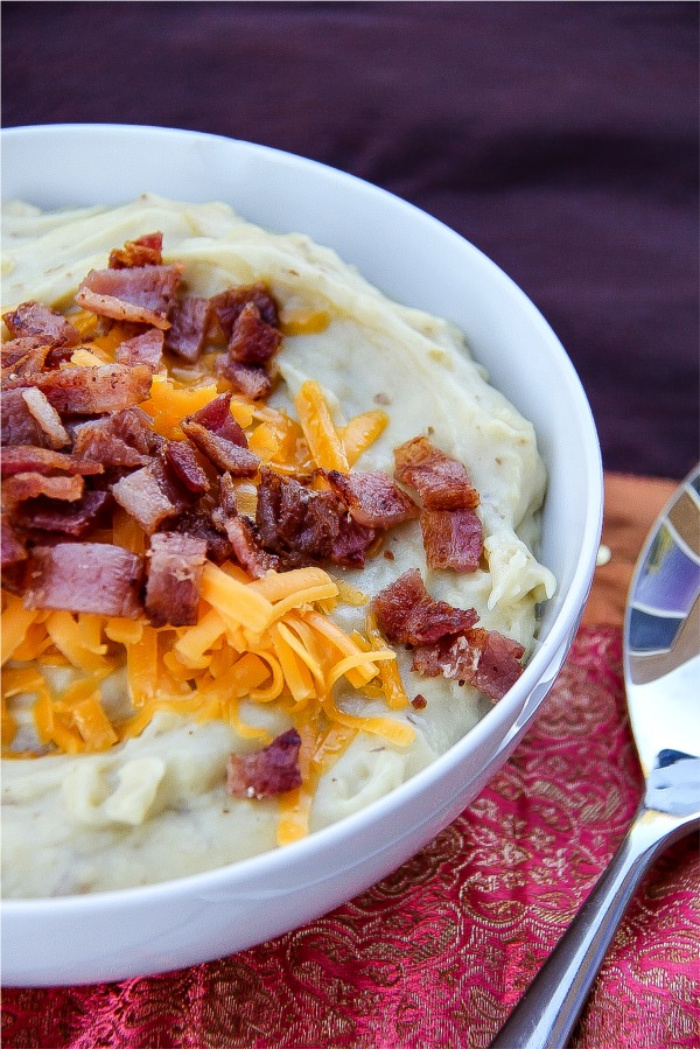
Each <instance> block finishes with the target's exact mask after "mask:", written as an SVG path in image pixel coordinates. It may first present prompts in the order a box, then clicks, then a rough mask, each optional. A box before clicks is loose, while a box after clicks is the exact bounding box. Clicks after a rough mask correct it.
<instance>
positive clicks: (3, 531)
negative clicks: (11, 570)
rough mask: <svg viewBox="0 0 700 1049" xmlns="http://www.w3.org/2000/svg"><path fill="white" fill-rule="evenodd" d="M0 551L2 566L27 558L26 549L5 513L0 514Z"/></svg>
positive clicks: (5, 566)
mask: <svg viewBox="0 0 700 1049" xmlns="http://www.w3.org/2000/svg"><path fill="white" fill-rule="evenodd" d="M0 551H1V555H2V556H1V558H0V560H1V561H2V567H3V568H7V567H8V566H9V565H15V564H18V563H19V562H20V561H26V559H27V551H26V550H25V549H24V544H23V543H22V541H21V540H20V538H19V536H18V535H17V533H16V532H15V530H14V528H13V526H12V522H11V521H10V518H9V516H8V514H6V513H3V514H2V515H0Z"/></svg>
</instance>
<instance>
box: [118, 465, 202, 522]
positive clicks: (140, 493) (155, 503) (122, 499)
mask: <svg viewBox="0 0 700 1049" xmlns="http://www.w3.org/2000/svg"><path fill="white" fill-rule="evenodd" d="M112 495H113V496H114V498H115V499H116V501H117V502H118V503H119V505H120V506H121V507H122V508H123V509H124V510H126V512H127V513H128V514H130V515H131V516H132V517H133V518H134V520H135V521H137V522H138V523H139V524H140V525H141V527H142V528H143V530H144V532H146V533H147V534H148V535H151V533H152V532H155V530H156V528H157V527H158V525H160V524H161V523H162V522H163V521H165V520H167V518H169V517H174V516H175V515H176V514H179V513H180V512H181V511H182V510H183V509H184V508H185V507H186V506H187V505H188V502H189V495H188V493H187V492H186V490H185V489H184V488H183V487H182V485H180V484H179V483H178V482H177V481H176V480H175V478H174V477H172V475H169V474H168V472H167V471H166V468H165V467H164V466H163V464H162V463H161V462H159V461H158V460H154V461H153V462H151V463H150V464H149V465H148V466H144V467H142V468H141V469H140V470H135V471H134V473H131V474H128V475H127V476H126V477H122V479H121V480H120V481H117V483H116V484H114V485H112Z"/></svg>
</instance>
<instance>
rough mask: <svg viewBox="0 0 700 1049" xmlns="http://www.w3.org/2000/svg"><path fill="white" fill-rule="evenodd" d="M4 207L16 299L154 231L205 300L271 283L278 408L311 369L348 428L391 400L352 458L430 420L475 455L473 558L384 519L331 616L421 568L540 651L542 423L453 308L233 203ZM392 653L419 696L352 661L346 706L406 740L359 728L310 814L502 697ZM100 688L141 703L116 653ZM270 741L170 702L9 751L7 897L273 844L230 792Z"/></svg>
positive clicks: (67, 290) (399, 765) (23, 733)
mask: <svg viewBox="0 0 700 1049" xmlns="http://www.w3.org/2000/svg"><path fill="white" fill-rule="evenodd" d="M3 222H4V230H3V249H4V250H3V262H2V273H3V303H4V306H3V309H4V310H7V309H10V308H13V307H15V306H16V305H17V304H19V303H21V302H24V301H27V300H30V299H33V300H38V301H40V302H41V303H44V304H46V305H48V306H51V307H54V308H57V309H66V308H67V307H68V306H69V304H70V303H71V302H72V300H73V298H74V296H75V294H76V291H77V288H78V286H79V284H80V282H81V280H82V279H83V278H84V277H85V275H86V274H87V273H88V271H89V270H91V269H101V268H103V267H104V266H105V263H106V257H107V255H108V254H109V252H110V250H111V249H112V248H115V247H117V246H119V245H121V244H122V243H123V242H125V241H127V240H133V239H135V238H138V237H139V236H141V235H143V234H144V233H147V232H150V231H152V230H161V231H162V232H163V236H164V240H163V243H164V261H165V262H175V261H178V262H182V263H183V264H184V279H185V281H186V285H187V291H188V293H189V294H192V295H196V296H203V297H210V296H213V295H215V294H217V293H219V292H221V291H222V290H223V289H225V288H227V287H230V286H232V285H242V284H250V283H251V282H254V281H263V282H264V283H266V284H267V285H268V286H269V288H270V290H271V291H272V293H273V294H274V296H275V298H276V299H277V301H278V303H279V304H280V306H281V314H282V322H283V331H284V332H285V338H284V340H283V344H282V347H281V349H280V352H279V354H278V357H277V365H278V368H279V374H280V381H279V382H278V383H277V385H276V386H275V389H274V391H273V393H272V395H271V397H270V398H269V402H268V403H269V405H270V406H271V407H272V408H274V409H276V410H277V411H283V412H286V413H289V415H290V416H294V412H295V407H294V400H295V397H296V396H297V394H298V393H299V391H300V389H301V388H302V387H303V385H304V383H305V382H307V380H310V379H312V380H315V381H316V382H317V383H319V384H320V386H321V388H322V390H323V393H324V395H325V398H326V401H327V403H328V404H329V405H330V407H331V411H332V414H333V422H334V424H335V425H336V427H337V428H338V431H339V432H342V427H343V426H344V425H345V424H346V423H347V422H348V420H350V419H351V418H352V417H354V416H357V415H359V414H361V413H365V412H368V411H371V410H373V409H376V408H377V407H378V406H381V407H382V409H383V410H384V411H385V412H386V413H387V416H388V425H386V428H385V429H384V430H383V432H382V433H381V434H380V435H379V436H378V437H377V439H376V440H374V442H373V443H372V444H371V445H370V446H369V447H368V448H367V449H366V451H365V452H364V454H363V455H362V458H361V460H360V461H359V463H358V469H360V470H363V471H385V472H386V473H388V474H392V473H393V469H394V460H393V451H394V449H395V448H396V447H397V446H398V445H400V444H402V443H403V442H405V441H407V440H410V439H411V438H414V437H415V436H416V435H418V434H430V439H431V441H432V442H433V443H434V444H435V445H436V446H437V447H439V448H440V449H441V450H442V451H443V452H445V453H446V454H447V455H449V456H450V457H453V458H454V459H456V460H458V461H459V462H461V463H463V464H465V465H466V467H467V470H468V472H469V475H470V478H471V480H472V482H473V484H474V486H475V488H476V489H477V490H478V492H479V494H480V503H479V507H478V511H477V512H478V515H479V518H480V520H481V523H482V526H483V535H484V556H483V558H482V560H481V564H480V566H479V568H478V569H477V570H476V571H474V572H470V573H464V572H459V573H458V572H455V571H452V570H444V569H441V570H438V569H434V570H430V569H429V568H428V567H427V565H426V556H425V551H424V548H423V541H422V536H421V530H420V527H419V524H418V522H417V521H416V520H412V521H408V522H406V523H404V524H401V525H400V526H399V527H397V528H395V529H392V530H391V531H390V532H388V534H387V536H386V539H385V541H384V547H383V551H384V552H385V553H387V554H388V556H384V554H383V553H380V554H379V555H378V556H373V557H370V558H369V559H368V561H367V563H366V565H365V567H364V568H362V569H351V568H346V569H338V568H332V569H329V571H330V574H331V575H332V576H333V577H335V578H338V579H340V580H341V581H342V584H343V586H344V587H346V590H345V591H341V600H340V601H339V602H338V603H337V605H336V606H335V608H333V609H332V610H331V611H330V612H329V616H330V618H331V619H332V621H333V622H335V623H336V624H337V625H338V626H339V627H341V628H342V629H343V631H345V632H346V634H348V635H351V634H352V632H353V631H362V629H363V625H364V622H365V617H366V613H367V606H366V605H361V604H357V603H353V602H352V601H343V600H342V593H343V592H345V593H352V592H353V591H351V590H349V589H348V588H349V587H352V588H354V590H357V591H360V592H361V593H362V594H364V595H367V597H368V598H372V597H374V596H375V595H376V594H377V593H379V592H380V591H381V590H382V589H383V588H385V587H386V586H388V585H389V584H391V583H392V582H393V581H394V580H396V579H397V578H398V577H399V576H401V575H402V574H403V573H404V572H405V571H407V570H409V569H415V568H418V569H419V570H420V572H421V575H422V577H423V580H424V581H425V584H426V586H427V589H428V591H429V592H430V594H431V595H432V596H433V597H434V598H435V599H437V600H442V601H445V602H448V603H450V604H451V605H453V606H456V607H459V608H474V609H475V610H476V611H477V613H478V616H479V624H480V626H482V627H484V628H485V629H487V630H493V631H498V632H500V633H501V634H503V635H506V636H507V637H509V638H512V639H514V640H516V641H518V642H520V643H521V644H522V645H523V646H524V647H525V649H526V653H527V654H529V653H530V652H531V650H532V647H533V644H534V639H535V635H536V628H537V619H536V606H537V603H538V602H540V601H542V600H543V599H545V598H546V597H548V596H550V595H551V593H552V591H553V587H554V580H553V578H552V576H551V573H550V572H549V571H548V570H547V569H545V568H544V567H543V566H542V565H540V564H539V563H538V562H537V560H536V558H535V556H534V554H533V552H532V549H531V546H532V544H533V543H534V542H536V539H537V516H538V511H539V509H540V507H541V505H542V501H543V498H544V492H545V483H546V478H545V470H544V467H543V464H542V461H541V459H540V456H539V454H538V451H537V443H536V438H535V434H534V432H533V428H532V426H531V424H530V423H529V422H527V421H526V420H525V419H523V418H522V417H521V416H520V415H519V414H518V412H517V411H516V410H515V409H514V408H513V406H512V405H510V404H509V403H508V401H507V400H506V399H505V398H504V397H503V396H502V395H501V394H500V393H499V392H498V391H497V390H495V389H493V388H492V387H491V386H490V385H489V384H488V382H487V379H486V376H485V375H484V372H483V369H482V368H481V367H480V366H479V365H478V364H476V363H475V362H474V361H473V360H472V358H471V356H470V354H469V352H468V349H467V347H466V345H465V341H464V337H463V335H462V334H461V333H460V332H459V331H457V330H456V329H455V328H454V327H453V326H452V325H451V324H449V323H447V322H446V321H443V320H438V319H436V318H434V317H431V316H428V315H426V314H425V313H422V312H419V311H417V310H414V309H410V308H407V307H404V306H399V305H397V304H396V303H394V302H391V301H389V300H388V299H387V298H385V297H384V296H383V295H382V294H381V293H380V292H379V291H378V290H377V289H375V288H373V287H372V286H371V285H369V284H368V283H367V282H366V281H365V280H364V279H363V278H362V277H361V276H360V275H359V274H358V273H357V272H356V271H355V270H354V269H352V268H350V267H349V266H347V265H345V264H344V263H343V262H342V261H341V260H340V259H339V258H338V257H337V256H336V255H335V254H334V253H333V252H332V251H330V250H328V249H326V248H322V247H319V246H317V245H315V244H314V243H312V242H311V241H310V240H309V239H308V238H306V237H304V236H301V235H286V236H276V235H272V234H270V233H267V232H265V231H263V230H261V229H259V228H258V227H256V226H253V225H251V224H249V223H246V222H244V221H243V220H241V219H240V218H238V217H237V216H236V215H235V214H234V213H233V212H232V211H231V210H230V209H229V208H228V207H226V206H224V205H221V204H210V205H196V206H190V205H186V204H176V203H171V202H168V201H165V200H161V199H159V198H155V197H148V196H145V197H142V198H141V199H139V200H138V201H136V202H134V203H131V204H128V205H125V206H123V207H117V208H113V209H106V208H90V209H80V210H70V211H61V212H54V213H42V212H40V211H38V210H37V209H35V208H33V207H30V206H28V205H24V204H18V203H15V204H11V205H9V206H7V208H6V209H5V212H4V217H3ZM304 318H306V322H304ZM309 318H312V319H313V318H316V320H315V321H313V320H312V321H309V320H308V319H309ZM319 318H320V320H319ZM181 370H182V369H181ZM396 656H397V660H398V664H399V667H400V672H401V676H402V680H403V683H404V687H405V689H406V693H407V696H408V697H409V699H410V698H413V697H415V696H416V694H417V693H420V695H421V697H422V698H423V699H424V700H425V705H422V704H417V705H416V706H413V705H411V704H410V703H409V704H408V705H407V706H405V707H404V708H402V709H393V710H392V709H389V708H388V707H387V704H386V702H385V700H384V699H383V698H382V696H381V695H378V694H374V695H372V694H366V693H364V692H362V691H361V690H357V689H354V688H351V687H350V686H349V684H348V683H347V680H346V678H344V677H342V678H341V679H340V681H339V682H338V683H337V684H336V685H335V686H334V698H335V703H336V705H337V707H338V708H339V709H341V710H342V711H344V712H346V713H347V714H349V715H355V716H357V717H360V718H366V717H368V716H378V717H388V718H392V719H394V720H395V721H396V722H399V723H402V724H407V725H410V727H411V728H412V729H413V739H412V741H411V742H410V743H409V744H408V745H399V744H398V743H396V742H392V741H391V740H390V739H382V738H381V737H380V736H378V735H377V734H376V733H374V734H370V733H368V732H365V731H362V730H359V731H352V732H351V733H349V735H348V737H347V738H346V739H345V740H344V743H343V746H342V747H340V748H339V756H338V757H337V760H335V761H332V762H330V763H327V767H325V768H324V771H323V772H322V774H321V775H320V778H319V779H318V781H317V783H316V784H315V789H314V791H313V797H312V799H311V805H310V813H309V829H310V830H311V831H314V830H316V829H318V828H321V827H324V826H327V825H328V824H331V823H333V822H335V821H337V820H339V819H341V818H343V817H344V816H346V815H348V814H350V813H353V812H355V811H357V810H358V809H360V808H362V807H364V806H366V805H368V804H370V803H371V802H372V801H374V800H375V799H377V798H379V797H381V796H382V795H384V794H386V793H387V792H388V791H391V790H393V789H394V788H396V787H397V786H398V785H400V784H401V783H402V782H404V781H405V780H406V779H408V778H409V777H411V776H413V775H414V774H415V773H416V772H417V771H419V770H420V769H421V768H423V767H425V766H426V765H427V764H428V763H430V762H431V761H432V760H433V759H434V758H435V757H436V756H437V755H439V754H442V753H444V752H445V751H446V750H447V749H448V748H449V747H450V746H451V745H452V744H454V743H455V742H456V741H457V740H458V739H459V738H460V737H461V736H463V735H464V734H465V733H466V732H467V731H469V729H470V728H471V727H472V726H473V725H474V724H475V723H476V721H477V720H478V719H479V718H480V717H481V716H483V714H484V713H485V711H486V710H487V709H488V707H489V705H490V704H489V701H488V700H487V699H486V698H485V697H484V696H483V695H480V694H479V693H478V692H477V691H476V690H475V689H474V688H472V687H470V686H469V685H465V686H460V685H459V684H458V682H457V681H455V680H449V679H447V678H444V677H423V676H420V677H419V676H417V675H416V674H414V673H413V672H412V671H411V656H410V653H408V652H407V651H406V650H405V649H404V647H403V646H397V651H396ZM13 665H14V664H13V663H12V661H10V662H9V663H8V664H7V667H9V668H12V667H13ZM45 673H46V675H47V677H48V679H49V682H50V685H51V687H52V688H53V689H54V690H58V691H60V690H61V688H65V687H67V686H68V684H70V682H71V681H73V680H74V676H75V673H74V670H73V669H72V668H70V667H65V666H64V667H60V666H55V667H48V668H46V670H45ZM101 693H102V702H103V704H104V705H105V706H106V707H107V708H108V709H109V710H112V711H118V709H119V707H120V704H121V705H122V706H124V705H125V703H126V706H127V707H128V703H127V702H126V700H125V697H126V696H127V695H128V685H127V679H126V671H125V670H124V669H123V668H119V669H116V670H114V671H113V673H111V675H110V676H109V677H108V678H107V679H106V680H105V681H104V682H103V683H102V685H101ZM34 700H35V696H34V694H33V693H31V691H29V692H27V693H24V694H19V695H14V696H13V697H12V699H11V701H8V703H10V707H11V709H12V711H13V716H14V717H15V719H16V720H17V723H18V725H19V736H18V738H19V739H21V740H23V741H25V742H24V745H25V746H26V745H27V744H26V740H27V739H28V738H30V737H31V731H32V721H31V710H32V704H33V702H34ZM238 717H239V719H240V721H242V722H243V723H245V724H246V725H248V726H253V728H254V729H261V730H263V729H264V730H266V732H267V734H268V738H269V737H273V736H275V735H277V734H279V733H281V732H284V731H285V730H286V729H287V728H288V727H289V726H290V723H293V721H294V718H293V716H291V715H290V707H289V703H287V702H271V703H261V702H253V701H252V700H243V701H242V702H241V703H240V706H239V709H238ZM258 745H259V744H257V743H256V742H255V740H251V738H250V737H249V735H246V734H244V735H241V734H240V733H239V732H238V731H237V728H236V727H235V726H234V724H233V723H231V722H230V721H225V720H221V719H218V718H213V719H208V720H198V719H190V718H183V717H181V716H179V715H178V714H177V713H175V712H173V711H172V710H162V711H160V712H158V713H157V714H156V715H155V716H154V717H153V718H152V719H151V720H150V722H149V723H148V724H147V726H146V727H145V729H144V730H143V731H142V733H141V734H140V735H137V736H135V737H134V738H128V739H125V740H124V741H121V742H119V743H118V744H117V745H115V746H113V747H111V748H109V749H106V750H104V751H102V752H100V753H91V754H54V753H48V754H42V755H41V756H39V757H32V758H26V757H10V758H8V759H7V760H5V761H3V770H2V846H3V847H2V863H3V870H2V879H3V891H4V893H5V895H6V896H8V897H11V896H25V897H26V896H53V895H65V894H72V893H84V892H95V891H100V890H108V889H116V888H122V887H129V886H137V885H143V884H147V883H151V882H156V881H162V880H166V879H170V878H175V877H180V876H183V875H188V874H193V873H196V872H198V871H202V870H206V869H212V868H215V867H218V866H221V865H224V864H228V863H231V862H233V861H236V860H239V859H242V858H245V857H248V856H252V855H254V854H256V853H259V852H262V851H265V850H268V849H272V848H274V847H276V845H277V843H278V834H277V832H278V821H279V800H278V798H276V797H272V798H265V799H263V800H256V799H254V798H253V799H248V798H238V797H232V796H231V795H230V794H229V793H227V790H226V764H227V759H228V756H229V754H231V753H232V752H245V751H250V750H251V749H254V748H255V747H256V746H258Z"/></svg>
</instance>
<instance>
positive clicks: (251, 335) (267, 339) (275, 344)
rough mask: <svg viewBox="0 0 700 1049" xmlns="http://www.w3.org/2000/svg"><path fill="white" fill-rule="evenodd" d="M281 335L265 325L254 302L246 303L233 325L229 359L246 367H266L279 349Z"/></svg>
mask: <svg viewBox="0 0 700 1049" xmlns="http://www.w3.org/2000/svg"><path fill="white" fill-rule="evenodd" d="M281 341H282V335H281V333H280V332H279V331H277V329H276V328H273V327H272V325H270V324H266V323H265V321H264V320H262V318H261V316H260V310H259V309H258V307H257V306H256V305H255V303H254V302H247V303H246V304H245V306H244V307H243V309H242V310H241V312H240V313H239V315H238V317H237V318H236V321H235V323H234V325H233V330H232V332H231V338H230V339H229V343H228V355H229V359H230V360H233V361H238V362H239V363H240V364H247V365H257V366H264V365H266V364H267V363H268V362H269V361H270V359H271V357H272V356H273V355H274V354H275V353H276V352H277V350H278V349H279V345H280V343H281Z"/></svg>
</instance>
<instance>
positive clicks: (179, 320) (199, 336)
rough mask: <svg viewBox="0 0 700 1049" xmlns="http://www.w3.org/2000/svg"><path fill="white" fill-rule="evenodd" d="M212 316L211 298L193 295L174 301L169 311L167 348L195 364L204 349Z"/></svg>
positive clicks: (166, 335)
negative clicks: (200, 297) (199, 297)
mask: <svg viewBox="0 0 700 1049" xmlns="http://www.w3.org/2000/svg"><path fill="white" fill-rule="evenodd" d="M210 317H211V305H210V302H209V299H198V298H195V297H194V296H193V297H191V298H187V299H180V300H178V301H176V302H175V303H173V306H172V308H171V310H170V313H169V318H170V327H169V328H168V330H167V332H166V333H165V348H166V350H170V352H171V353H174V354H176V356H178V357H181V358H182V359H183V360H184V361H187V363H188V364H194V363H195V361H198V360H199V358H200V356H201V354H202V350H203V349H204V344H205V342H206V338H207V333H208V331H209V321H210Z"/></svg>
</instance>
